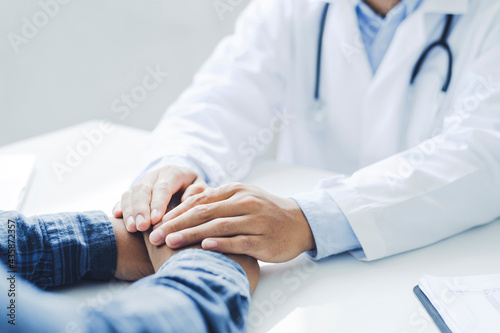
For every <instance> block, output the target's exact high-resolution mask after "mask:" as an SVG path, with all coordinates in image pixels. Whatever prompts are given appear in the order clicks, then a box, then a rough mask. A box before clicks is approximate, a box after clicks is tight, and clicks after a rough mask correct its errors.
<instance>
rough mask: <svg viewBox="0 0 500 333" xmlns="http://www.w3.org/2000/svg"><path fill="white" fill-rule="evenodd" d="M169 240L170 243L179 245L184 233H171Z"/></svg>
mask: <svg viewBox="0 0 500 333" xmlns="http://www.w3.org/2000/svg"><path fill="white" fill-rule="evenodd" d="M167 241H168V242H169V243H170V245H177V244H179V243H180V242H182V235H181V234H179V233H175V234H170V235H168V236H167Z"/></svg>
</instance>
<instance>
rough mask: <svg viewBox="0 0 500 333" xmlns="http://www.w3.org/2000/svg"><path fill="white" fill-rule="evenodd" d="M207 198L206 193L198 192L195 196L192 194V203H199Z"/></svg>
mask: <svg viewBox="0 0 500 333" xmlns="http://www.w3.org/2000/svg"><path fill="white" fill-rule="evenodd" d="M207 200H208V193H199V194H197V195H195V196H193V204H194V205H201V204H203V203H205V202H207Z"/></svg>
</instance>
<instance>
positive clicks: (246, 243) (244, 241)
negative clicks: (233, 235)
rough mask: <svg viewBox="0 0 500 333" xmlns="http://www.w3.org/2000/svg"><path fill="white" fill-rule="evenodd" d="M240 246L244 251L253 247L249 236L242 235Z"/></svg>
mask: <svg viewBox="0 0 500 333" xmlns="http://www.w3.org/2000/svg"><path fill="white" fill-rule="evenodd" d="M240 246H241V249H242V250H243V251H247V250H249V249H250V248H251V247H252V241H251V240H250V238H248V237H247V236H241V238H240Z"/></svg>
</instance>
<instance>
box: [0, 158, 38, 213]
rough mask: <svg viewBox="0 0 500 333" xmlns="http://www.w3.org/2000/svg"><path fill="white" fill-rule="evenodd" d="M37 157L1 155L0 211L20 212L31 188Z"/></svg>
mask: <svg viewBox="0 0 500 333" xmlns="http://www.w3.org/2000/svg"><path fill="white" fill-rule="evenodd" d="M35 160H36V157H35V155H33V154H15V155H14V154H13V155H0V210H20V209H21V206H22V203H23V199H24V197H25V194H26V191H27V188H28V187H29V184H30V181H31V177H32V174H33V170H34V168H35Z"/></svg>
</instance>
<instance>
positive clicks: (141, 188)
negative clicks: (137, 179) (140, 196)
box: [132, 183, 151, 193]
mask: <svg viewBox="0 0 500 333" xmlns="http://www.w3.org/2000/svg"><path fill="white" fill-rule="evenodd" d="M132 192H133V193H148V192H149V193H151V186H150V185H147V184H144V183H139V184H137V185H135V186H134V187H133V188H132Z"/></svg>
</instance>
